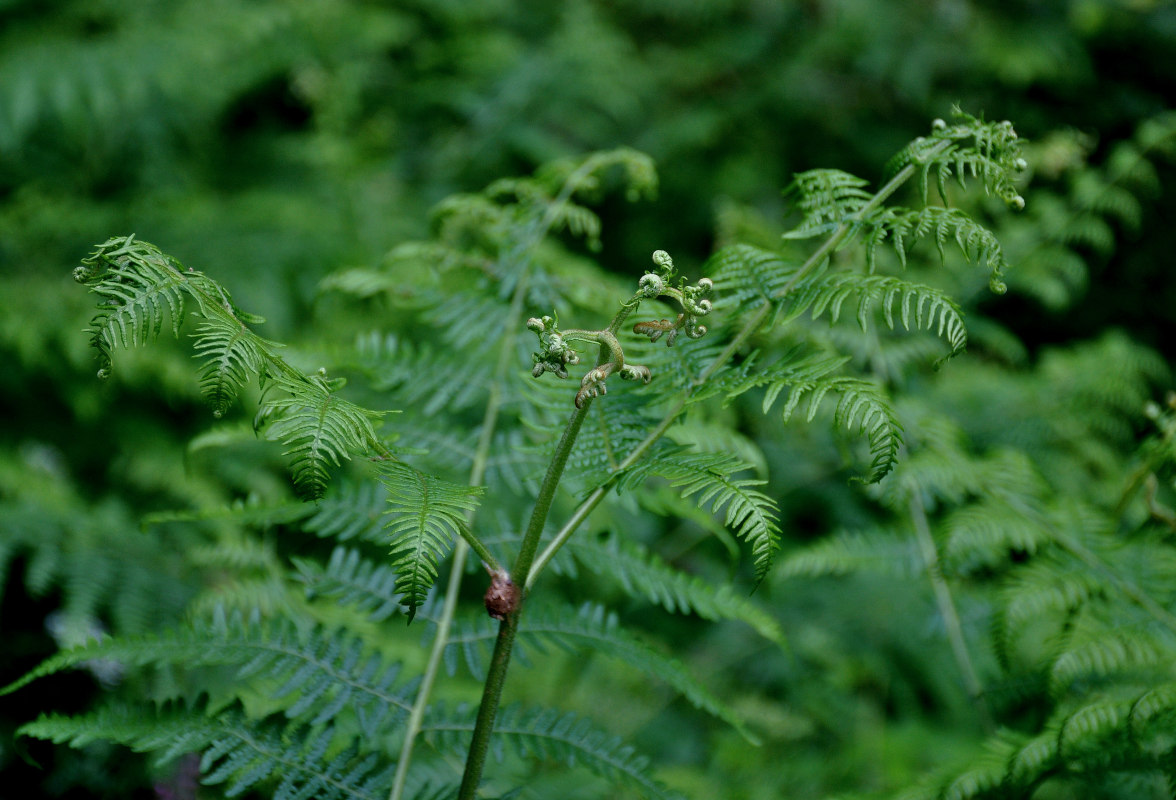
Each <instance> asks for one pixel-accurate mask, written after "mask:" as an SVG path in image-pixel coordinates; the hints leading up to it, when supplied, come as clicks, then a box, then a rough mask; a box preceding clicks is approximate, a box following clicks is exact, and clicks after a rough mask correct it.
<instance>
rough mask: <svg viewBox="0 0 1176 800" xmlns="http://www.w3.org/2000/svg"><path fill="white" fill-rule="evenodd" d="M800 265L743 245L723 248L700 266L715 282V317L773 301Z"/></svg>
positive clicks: (731, 314) (769, 252)
mask: <svg viewBox="0 0 1176 800" xmlns="http://www.w3.org/2000/svg"><path fill="white" fill-rule="evenodd" d="M799 266H800V265H799V264H791V263H789V262H788V260H787V259H786V258H785V257H784V256H783V255H781V254H780V253H776V252H773V251H771V250H764V249H762V248H759V247H752V246H751V245H746V244H735V245H730V246H728V247H724V248H723V249H722V250H720V251H718V252H717V253H715V254H714V255H712V256H711V257H710V259H708V260H707V262H706V265H705V266H704V268H703V271H704V272H705V273H706V274H707V275H709V276H710V277H711V279H712V280H714V282H715V287H716V292H717V294H718V299H717V300H716V302H715V311H716V313H715V317H716V319H719V320H723V319H728V320H730V319H732V318H733V317H735V318H737V317H738V313H737V312H743V311H746V310H748V309H752V308H756V307H757V306H760V305H762V304H764V303H771V302H773V301H774V299H775V298H776V296H777V295H778V293H779V291H780V289H782V288H783V287H784V285H785V284H786V283H787V282H788V281H789V280H790V279H791V278H792V276H793V275H794V274H795V272H796V269H797V267H799ZM727 324H732V323H727Z"/></svg>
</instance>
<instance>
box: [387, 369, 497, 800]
mask: <svg viewBox="0 0 1176 800" xmlns="http://www.w3.org/2000/svg"><path fill="white" fill-rule="evenodd" d="M501 397H502V391H501V390H500V389H499V387H498V385H497V384H495V385H494V386H493V387H491V390H490V400H489V402H488V403H487V404H486V414H485V416H484V417H483V418H482V433H481V435H480V436H479V437H478V447H477V450H476V451H475V453H474V463H473V466H472V467H471V468H470V486H478V485H479V484H481V482H482V477H483V476H484V475H485V474H486V464H487V462H488V460H489V457H490V445H491V443H492V441H493V439H494V428H495V424H496V423H497V421H498V409H499V408H500V407H501V406H502V400H501ZM473 518H474V511H472V510H471V511H469V512H467V513H466V526H467V527H469V526H470V524H471V523H472V522H473ZM483 549H485V548H483ZM469 552H470V546H469V544H468V543H467V542H466V540H465V539H458V541H457V545H456V546H455V547H454V548H453V563H452V564H451V565H450V567H449V582H448V584H447V587H448V588H447V590H446V593H445V604H444V606H443V607H442V610H441V618H440V619H439V620H437V633H436V635H435V636H434V637H433V648H432V650H431V651H430V652H429V661H428V663H427V664H426V665H425V672H424V675H423V676H422V677H421V685H420V688H419V689H418V690H417V696H416V700H415V701H414V702H413V706H412V711H411V712H409V715H408V723H407V726H406V729H405V732H404V743H403V744H402V745H401V747H400V759H399V760H398V761H397V762H396V776H395V779H394V780H393V783H392V792H391V794H389V795H388V800H401V798H402V797H403V795H404V785H405V782H406V781H407V780H408V766H409V764H410V763H412V752H413V748H414V747H415V745H416V737H417V735H418V734H419V733H420V730H421V724H422V723H423V721H424V718H425V710H426V709H427V708H428V706H429V698H430V697H431V696H432V693H433V683H434V682H435V681H436V679H437V673H438V672H439V671H440V668H441V658H442V656H443V655H444V654H445V647H446V646H447V645H448V644H449V629H450V628H451V627H452V626H453V617H454V615H455V614H456V613H457V596H458V594H460V592H459V590H460V589H461V581H462V577H463V575H464V570H465V562H466V557H467V556H468V555H469ZM482 559H483V561H485V560H486V559H485V557H484V556H483V557H482ZM487 563H491V562H487ZM496 564H497V562H493V563H491V567H492V568H497V567H496V566H495V565H496Z"/></svg>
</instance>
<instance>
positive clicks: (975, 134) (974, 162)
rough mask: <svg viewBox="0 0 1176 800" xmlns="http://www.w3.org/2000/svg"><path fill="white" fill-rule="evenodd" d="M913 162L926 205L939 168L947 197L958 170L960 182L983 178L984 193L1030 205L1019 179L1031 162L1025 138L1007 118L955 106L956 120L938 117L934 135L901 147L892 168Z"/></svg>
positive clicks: (892, 170)
mask: <svg viewBox="0 0 1176 800" xmlns="http://www.w3.org/2000/svg"><path fill="white" fill-rule="evenodd" d="M908 165H909V166H914V167H915V168H916V169H917V170H918V172H919V177H920V181H919V187H920V190H921V192H922V197H923V203H924V205H925V204H926V202H927V185H928V182H929V180H930V176H931V173H932V172H934V173H935V183H936V187H937V188H938V189H939V195H940V197H944V198H946V197H947V181H948V179H949V178H950V177H951V176H953V175H954V176H955V178H956V180H957V181H958V182H959V184H960V186H961V187H965V186H966V184H967V179H969V178H971V179H975V180H979V181H980V182H981V183H982V184H983V186H984V190H985V192H987V193H988V194H991V195H995V196H997V197H999V198H1000V199H1001V200H1003V201H1004V202H1005V203H1006V204H1008V205H1009V206H1010V207H1012V208H1014V209H1017V210H1020V209H1022V208H1024V207H1025V198H1023V197H1022V196H1021V195H1020V193H1019V192H1018V191H1017V186H1016V181H1017V180H1018V178H1019V176H1020V174H1021V173H1022V172H1023V171H1024V170H1025V169H1026V167H1028V163H1027V162H1026V161H1025V159H1024V158H1022V157H1021V140H1020V138H1019V137H1018V136H1017V132H1016V131H1015V130H1014V129H1013V124H1012V123H1011V122H1009V121H1008V120H1002V121H1001V122H985V121H984V120H983V119H978V118H977V117H973V116H971V115H970V114H967V113H965V112H963V111H961V110H960V109H959V108H958V107H957V108H954V109H952V123H948V122H945V121H944V120H941V119H937V120H935V121H934V122H933V123H932V125H931V135H930V136H926V137H923V136H920V137H919V138H918V139H916V140H915V141H913V142H911V144H909V145H908V146H907V147H905V148H904V149H903V150H902V151H900V152H899V153H898V154H897V155H896V156H895V157H894V158H892V159H891V160H890V163H889V164H888V165H887V172H888V173H890V174H891V175H893V174H894V173H897V172H898V171H899V170H901V169H903V168H904V167H907V166H908Z"/></svg>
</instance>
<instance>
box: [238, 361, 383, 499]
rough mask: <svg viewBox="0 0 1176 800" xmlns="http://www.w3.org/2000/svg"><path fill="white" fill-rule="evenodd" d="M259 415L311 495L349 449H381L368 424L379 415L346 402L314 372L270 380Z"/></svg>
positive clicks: (300, 484) (318, 490) (300, 486)
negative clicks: (301, 375) (302, 375)
mask: <svg viewBox="0 0 1176 800" xmlns="http://www.w3.org/2000/svg"><path fill="white" fill-rule="evenodd" d="M278 392H284V393H285V394H284V395H282V394H278ZM275 395H277V396H275ZM258 416H259V421H264V420H267V419H268V424H266V425H265V436H266V438H267V439H270V440H272V441H277V442H281V443H282V445H284V446H285V447H287V448H288V449H287V450H286V451H285V452H284V453H283V455H287V456H291V457H292V461H293V468H294V485H295V487H296V488H297V489H298V491H299V493H300V494H301V495H302V496H304V497H308V498H310V499H318V498H320V497H322V496H323V493H324V492H325V491H326V488H327V483H328V482H329V481H330V477H331V468H332V467H338V466H339V465H340V464H341V463H342V461H344V460H349V459H350V458H351V454H352V453H365V452H371V451H377V452H378V451H381V450H382V449H383V446H382V445H381V444H380V441H379V439H378V438H377V437H376V431H375V428H374V427H373V424H372V423H373V421H374V420H377V419H379V418H380V417H382V416H383V413H382V412H378V411H369V410H368V409H366V408H362V407H360V406H357V405H356V404H354V403H352V402H350V401H347V400H344V399H343V398H342V397H340V396H339V395H338V394H336V393H335V392H334V387H333V386H332V385H331V384H330V383H329V382H328V381H326V380H325V379H323V378H322V377H320V376H317V375H316V376H312V377H307V378H306V379H302V380H300V379H297V378H291V377H288V376H285V375H283V376H280V377H277V378H274V379H271V381H270V382H269V384H268V386H267V387H266V394H265V395H264V396H263V398H262V406H261V410H260V411H259V412H258Z"/></svg>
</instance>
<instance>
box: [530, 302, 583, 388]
mask: <svg viewBox="0 0 1176 800" xmlns="http://www.w3.org/2000/svg"><path fill="white" fill-rule="evenodd" d="M527 328H528V329H530V330H532V331H534V332H535V333H536V334H537V335H538V336H539V352H538V353H532V354H531V360H532V361H533V362H534V363H535V366H534V368H533V369H532V370H531V374H532V375H533V376H535V377H536V378H538V377H539V376H541V375H542V374H543V373H544V372H554V373H555V374H556V376H557V377H559V378H566V377H568V370H567V365H568V364H579V363H580V356H579V355H577V354H576V351H575V350H573V349H572V347H571V345H569V344H568V343H567V342H566V341H564V337H563V336H562V335H561V334H560V332H559V330H558V328H556V323H555V320H554V319H553V318H552V317H546V316H545V317H543V318H542V319H538V318H536V317H531V318H530V319H529V320H527Z"/></svg>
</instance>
